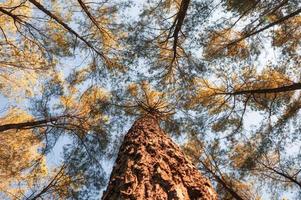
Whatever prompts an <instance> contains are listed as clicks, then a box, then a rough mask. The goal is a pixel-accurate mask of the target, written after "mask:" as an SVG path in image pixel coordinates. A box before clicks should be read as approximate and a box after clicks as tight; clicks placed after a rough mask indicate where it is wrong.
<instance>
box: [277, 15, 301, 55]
mask: <svg viewBox="0 0 301 200" xmlns="http://www.w3.org/2000/svg"><path fill="white" fill-rule="evenodd" d="M300 27H301V16H298V15H297V16H294V17H292V18H290V19H288V20H287V21H285V23H283V24H281V25H280V27H279V28H278V29H276V30H275V31H274V37H273V45H274V46H277V47H281V46H284V47H285V46H286V47H287V48H286V50H288V51H289V52H295V51H297V50H298V48H299V47H300V39H301V28H300Z"/></svg>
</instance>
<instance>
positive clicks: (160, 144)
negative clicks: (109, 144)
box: [102, 116, 217, 200]
mask: <svg viewBox="0 0 301 200" xmlns="http://www.w3.org/2000/svg"><path fill="white" fill-rule="evenodd" d="M102 199H103V200H117V199H137V200H139V199H146V200H156V199H162V200H163V199H175V200H176V199H178V200H189V199H193V200H196V199H198V200H216V199H217V195H216V193H215V191H214V190H213V188H212V186H211V184H210V182H209V181H208V180H207V179H206V178H204V177H203V176H202V175H201V174H200V172H199V171H198V170H197V169H196V168H195V167H194V166H193V165H192V163H191V162H190V161H189V160H187V159H186V158H185V156H184V154H183V153H182V152H181V150H180V148H179V147H178V146H177V145H176V144H175V143H173V142H172V140H171V139H170V138H169V137H168V136H167V135H166V134H165V133H164V132H163V131H162V130H161V129H160V126H159V124H158V122H157V120H156V119H155V118H154V117H152V116H144V117H142V118H140V119H138V120H137V121H136V122H135V123H134V125H133V126H132V128H131V129H130V130H129V132H128V133H127V134H126V136H125V138H124V141H123V144H122V145H121V147H120V150H119V154H118V157H117V160H116V163H115V166H114V168H113V171H112V174H111V178H110V182H109V185H108V188H107V190H106V191H105V192H104V195H103V197H102Z"/></svg>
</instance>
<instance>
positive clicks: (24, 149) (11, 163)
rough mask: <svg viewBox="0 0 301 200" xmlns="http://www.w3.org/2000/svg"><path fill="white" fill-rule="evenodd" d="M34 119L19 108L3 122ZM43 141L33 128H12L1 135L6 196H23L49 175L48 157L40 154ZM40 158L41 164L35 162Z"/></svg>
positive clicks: (1, 185) (0, 177)
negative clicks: (38, 181) (34, 165)
mask: <svg viewBox="0 0 301 200" xmlns="http://www.w3.org/2000/svg"><path fill="white" fill-rule="evenodd" d="M30 119H32V117H31V116H30V115H28V114H27V113H25V112H24V111H22V110H19V109H11V110H9V112H8V114H7V115H6V116H5V117H3V118H1V121H0V125H3V124H8V123H18V122H25V121H28V120H30ZM42 146H43V144H42V143H41V141H40V140H39V138H38V137H37V136H36V135H35V134H34V133H33V131H32V130H9V131H5V132H2V133H1V134H0V158H1V159H0V190H1V191H3V192H4V193H5V194H6V195H8V196H11V197H15V196H22V194H23V193H25V192H26V191H28V189H29V188H31V187H32V186H33V184H34V183H35V182H36V181H37V180H38V179H41V178H43V177H45V176H46V175H47V173H48V172H47V168H46V162H45V157H43V156H42V155H41V154H40V153H38V148H41V147H42ZM37 160H39V163H40V164H39V165H38V166H37V167H34V168H33V164H34V163H35V162H36V161H37Z"/></svg>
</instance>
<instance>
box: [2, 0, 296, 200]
mask: <svg viewBox="0 0 301 200" xmlns="http://www.w3.org/2000/svg"><path fill="white" fill-rule="evenodd" d="M300 12H301V4H300V2H299V1H297V0H262V1H260V0H152V1H150V0H147V1H139V0H122V1H118V0H112V1H109V0H89V1H88V0H68V1H67V0H4V1H0V199H99V198H100V197H101V196H102V193H103V191H104V189H105V187H106V186H107V185H108V181H109V176H110V173H111V170H112V166H113V163H114V160H115V159H116V157H117V153H118V149H119V147H120V145H121V144H122V141H123V137H124V135H125V133H126V132H127V131H128V129H129V127H130V126H131V124H132V123H133V122H134V121H135V120H136V119H137V118H138V117H139V116H142V115H146V114H150V115H153V116H155V117H156V118H158V119H160V121H161V122H160V125H161V127H162V128H163V129H164V130H165V131H166V132H167V133H168V134H169V136H170V137H171V138H172V139H173V140H174V141H175V142H176V143H177V144H178V145H179V146H180V147H181V149H182V150H183V151H184V153H185V155H186V156H187V157H188V158H189V159H190V160H191V161H192V162H193V164H194V165H195V166H196V167H197V169H198V170H199V171H200V172H201V173H202V174H203V175H204V176H205V177H207V178H208V179H209V180H210V181H211V182H212V184H213V186H214V189H215V190H216V193H217V194H218V195H219V198H220V199H225V200H228V199H238V200H259V199H279V200H280V199H300V198H301V168H300V166H301V134H300V133H301V121H300V119H301V118H300V111H299V110H300V109H301V96H300V95H301V94H300V90H301V70H300V61H301V60H300V59H301V57H300V53H301V48H300V44H301V43H300V41H301V15H300Z"/></svg>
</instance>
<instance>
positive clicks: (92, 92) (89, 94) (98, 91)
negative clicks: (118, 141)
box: [60, 87, 110, 131]
mask: <svg viewBox="0 0 301 200" xmlns="http://www.w3.org/2000/svg"><path fill="white" fill-rule="evenodd" d="M109 99H110V93H109V92H108V91H107V90H105V89H103V88H100V87H91V88H89V89H88V90H86V91H85V92H84V93H83V94H82V96H81V97H80V98H79V99H78V98H76V97H75V96H74V94H73V93H70V94H69V95H65V96H61V97H60V103H61V105H63V107H64V108H65V109H66V110H67V111H68V113H69V114H70V115H72V120H71V121H70V123H71V124H72V125H71V126H75V127H77V128H81V129H82V130H85V131H88V130H89V129H90V128H91V126H99V125H100V122H104V123H107V122H108V120H109V118H108V116H106V115H103V113H101V110H97V109H98V106H101V105H102V104H103V103H105V102H107V101H108V100H109ZM70 128H71V129H72V128H73V127H70Z"/></svg>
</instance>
